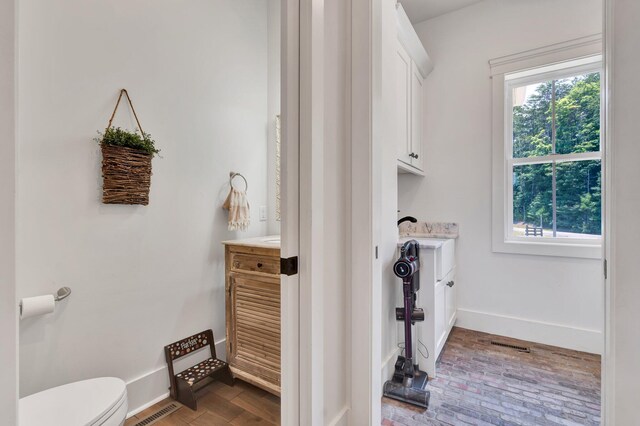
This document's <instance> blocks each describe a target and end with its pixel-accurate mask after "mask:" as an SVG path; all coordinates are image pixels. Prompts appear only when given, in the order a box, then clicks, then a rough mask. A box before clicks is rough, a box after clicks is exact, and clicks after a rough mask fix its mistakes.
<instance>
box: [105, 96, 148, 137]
mask: <svg viewBox="0 0 640 426" xmlns="http://www.w3.org/2000/svg"><path fill="white" fill-rule="evenodd" d="M123 94H124V95H125V96H126V97H127V101H128V102H129V106H130V107H131V112H133V116H134V118H135V119H136V123H138V129H139V130H140V133H142V137H143V138H144V130H142V125H141V124H140V120H138V114H136V109H135V108H134V107H133V102H131V98H130V97H129V92H127V89H121V90H120V96H118V102H116V107H115V108H114V109H113V113H112V114H111V118H110V119H109V124H108V125H107V129H106V130H105V132H106V131H107V130H109V129H110V128H111V123H113V119H114V118H115V116H116V112H118V106H120V100H122V95H123Z"/></svg>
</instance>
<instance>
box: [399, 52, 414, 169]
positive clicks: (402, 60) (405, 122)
mask: <svg viewBox="0 0 640 426" xmlns="http://www.w3.org/2000/svg"><path fill="white" fill-rule="evenodd" d="M397 46H398V47H397V49H396V53H397V55H396V103H397V105H396V113H397V123H398V135H397V138H398V139H397V140H396V143H397V147H398V161H399V162H401V163H404V164H407V165H411V160H412V159H413V158H412V156H411V153H412V152H413V151H412V150H411V136H412V132H411V118H412V117H411V79H412V69H411V58H410V57H409V54H408V53H407V51H406V50H404V48H403V47H402V45H401V44H400V42H398V43H397Z"/></svg>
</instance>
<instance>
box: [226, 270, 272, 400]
mask: <svg viewBox="0 0 640 426" xmlns="http://www.w3.org/2000/svg"><path fill="white" fill-rule="evenodd" d="M227 291H228V293H227V302H228V303H227V321H228V322H227V338H228V339H229V340H228V342H227V343H228V345H227V349H228V352H229V364H230V365H231V367H232V371H233V372H234V374H235V375H236V376H237V377H239V378H240V379H243V380H247V381H249V382H251V383H253V384H255V385H258V386H260V387H262V388H264V389H266V390H268V391H270V392H272V393H275V394H278V395H279V394H280V277H279V276H277V275H276V276H274V277H270V276H266V275H260V276H258V275H255V274H248V273H237V272H231V273H230V274H229V279H228V289H227Z"/></svg>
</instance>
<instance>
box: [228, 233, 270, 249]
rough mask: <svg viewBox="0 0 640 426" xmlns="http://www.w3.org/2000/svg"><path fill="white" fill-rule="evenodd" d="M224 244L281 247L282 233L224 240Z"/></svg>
mask: <svg viewBox="0 0 640 426" xmlns="http://www.w3.org/2000/svg"><path fill="white" fill-rule="evenodd" d="M222 244H225V245H227V244H233V245H236V246H248V247H262V248H270V249H273V248H278V249H279V248H280V235H268V236H266V237H254V238H243V239H239V240H229V241H223V242H222Z"/></svg>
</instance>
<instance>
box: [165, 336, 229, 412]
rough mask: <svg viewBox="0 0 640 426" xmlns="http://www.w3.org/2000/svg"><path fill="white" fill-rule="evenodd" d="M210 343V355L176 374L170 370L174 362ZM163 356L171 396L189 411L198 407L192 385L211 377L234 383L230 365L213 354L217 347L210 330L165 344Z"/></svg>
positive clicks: (226, 382)
mask: <svg viewBox="0 0 640 426" xmlns="http://www.w3.org/2000/svg"><path fill="white" fill-rule="evenodd" d="M207 345H208V346H209V349H210V351H211V358H209V359H207V360H206V361H203V362H201V363H199V364H197V365H194V366H193V367H191V368H187V369H186V370H184V371H181V372H180V373H178V374H175V373H174V371H173V362H174V361H175V360H177V359H180V358H182V357H183V356H186V355H189V354H192V353H194V352H195V351H197V350H198V349H201V348H204V347H205V346H207ZM164 356H165V358H166V359H167V365H168V367H169V382H170V383H171V387H170V390H171V397H172V398H173V399H175V400H177V401H178V402H180V403H181V404H184V405H186V406H187V407H189V408H191V409H192V410H197V409H198V406H197V402H196V395H195V390H194V386H195V385H196V384H198V382H201V381H202V380H204V379H206V378H208V377H211V378H213V379H219V380H221V381H222V382H223V383H225V384H227V385H229V386H233V376H232V375H231V371H230V370H229V365H228V364H227V363H226V362H224V361H222V360H219V359H218V358H217V357H216V346H215V343H214V342H213V331H212V330H205V331H203V332H201V333H198V334H194V335H193V336H189V337H187V338H186V339H182V340H178V341H177V342H175V343H172V344H170V345H167V346H165V347H164Z"/></svg>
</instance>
